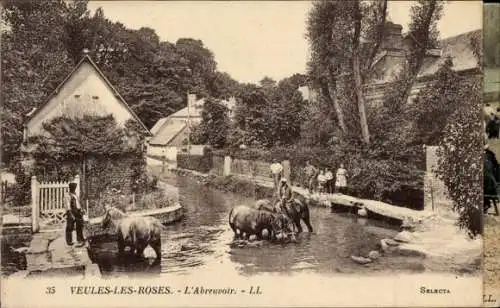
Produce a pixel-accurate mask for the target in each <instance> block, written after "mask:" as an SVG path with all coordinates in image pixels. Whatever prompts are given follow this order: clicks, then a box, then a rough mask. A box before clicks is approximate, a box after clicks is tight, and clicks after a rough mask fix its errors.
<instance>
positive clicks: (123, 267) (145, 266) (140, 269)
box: [91, 242, 161, 277]
mask: <svg viewBox="0 0 500 308" xmlns="http://www.w3.org/2000/svg"><path fill="white" fill-rule="evenodd" d="M129 250H130V249H129V248H125V251H124V252H123V253H122V254H119V253H117V252H118V245H117V243H116V242H106V243H99V249H97V250H96V251H95V252H94V253H93V254H92V256H91V257H92V259H95V260H98V261H99V268H100V270H101V273H102V274H103V275H104V276H108V274H110V273H113V275H112V276H117V277H118V276H122V275H123V274H125V275H127V276H134V277H141V276H151V275H153V276H155V275H159V274H160V273H161V264H160V263H159V262H155V258H151V257H149V258H145V256H144V255H142V256H139V255H136V254H133V253H131V252H130V251H129ZM147 250H148V248H146V251H147ZM146 256H148V255H146Z"/></svg>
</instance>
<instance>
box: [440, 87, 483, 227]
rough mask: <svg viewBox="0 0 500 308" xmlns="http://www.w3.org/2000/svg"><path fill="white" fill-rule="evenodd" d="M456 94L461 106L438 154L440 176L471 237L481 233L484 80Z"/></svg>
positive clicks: (448, 128)
mask: <svg viewBox="0 0 500 308" xmlns="http://www.w3.org/2000/svg"><path fill="white" fill-rule="evenodd" d="M450 95H454V96H455V97H456V99H457V100H460V102H461V104H460V107H459V108H457V110H456V111H455V112H454V113H453V115H452V116H451V117H450V119H449V120H448V123H447V125H446V128H445V131H444V136H445V137H444V138H443V140H442V141H441V142H440V144H439V145H440V151H439V152H438V156H439V160H438V169H437V174H438V176H439V177H440V178H441V179H442V180H443V181H444V183H445V185H446V187H447V188H448V192H449V195H450V197H451V199H452V201H453V208H454V209H455V210H456V211H457V212H458V213H459V215H460V216H459V221H458V225H459V226H460V227H461V228H464V229H467V230H468V232H469V233H470V235H471V236H475V235H477V234H482V231H483V230H482V220H481V218H482V202H483V199H482V189H483V186H482V182H483V181H482V172H481V169H482V157H483V140H484V137H483V129H482V122H481V112H482V110H481V108H482V82H481V78H477V79H476V80H472V81H468V82H465V81H464V82H462V87H461V88H460V90H459V91H458V92H456V93H450Z"/></svg>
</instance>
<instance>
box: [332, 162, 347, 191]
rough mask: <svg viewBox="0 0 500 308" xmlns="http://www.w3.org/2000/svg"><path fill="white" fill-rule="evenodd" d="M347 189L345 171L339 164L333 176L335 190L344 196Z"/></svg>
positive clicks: (342, 165)
mask: <svg viewBox="0 0 500 308" xmlns="http://www.w3.org/2000/svg"><path fill="white" fill-rule="evenodd" d="M346 189H347V170H346V169H344V164H340V168H339V169H337V174H336V176H335V190H336V191H338V192H340V193H341V194H345V193H346Z"/></svg>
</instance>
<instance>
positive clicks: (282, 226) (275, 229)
mask: <svg viewBox="0 0 500 308" xmlns="http://www.w3.org/2000/svg"><path fill="white" fill-rule="evenodd" d="M290 223H291V221H290V220H289V219H288V217H286V216H285V215H283V214H281V213H274V212H271V211H265V210H258V209H255V208H252V207H249V206H246V205H240V206H236V207H234V208H232V209H231V211H230V212H229V226H230V227H231V229H232V230H233V232H234V237H235V238H245V239H247V240H248V239H249V238H250V236H251V235H255V236H256V237H257V239H258V240H261V239H262V232H263V231H264V230H267V232H268V234H269V237H270V238H271V239H273V240H276V239H277V235H278V234H280V235H282V236H284V235H285V234H286V233H288V232H291V230H290V228H289V225H290Z"/></svg>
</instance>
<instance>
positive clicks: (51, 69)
mask: <svg viewBox="0 0 500 308" xmlns="http://www.w3.org/2000/svg"><path fill="white" fill-rule="evenodd" d="M66 12H67V8H66V7H65V3H64V2H63V1H48V2H41V1H4V2H3V10H2V22H3V23H4V24H5V25H6V29H5V30H3V31H2V44H1V53H2V89H1V90H2V94H3V97H2V99H3V106H2V115H3V117H2V123H1V127H2V129H1V131H2V140H3V146H2V150H3V156H2V160H3V161H4V162H6V163H10V162H12V161H13V160H15V159H16V157H18V154H19V146H20V144H21V141H22V131H23V128H22V125H23V122H24V121H25V119H26V114H27V113H28V112H30V111H31V110H32V109H33V108H34V107H36V106H38V105H39V104H40V103H41V102H43V100H44V99H45V98H46V97H47V95H48V94H49V93H50V92H52V90H53V89H54V88H55V87H56V86H57V84H58V83H59V82H60V78H61V77H60V76H61V75H64V74H66V73H67V72H69V71H70V70H71V61H70V59H69V58H68V57H67V54H66V51H65V50H64V46H63V44H62V41H63V40H64V35H65V34H64V31H63V29H64V27H63V18H61V17H63V16H65V14H66ZM48 33H50V35H47V34H48Z"/></svg>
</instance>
